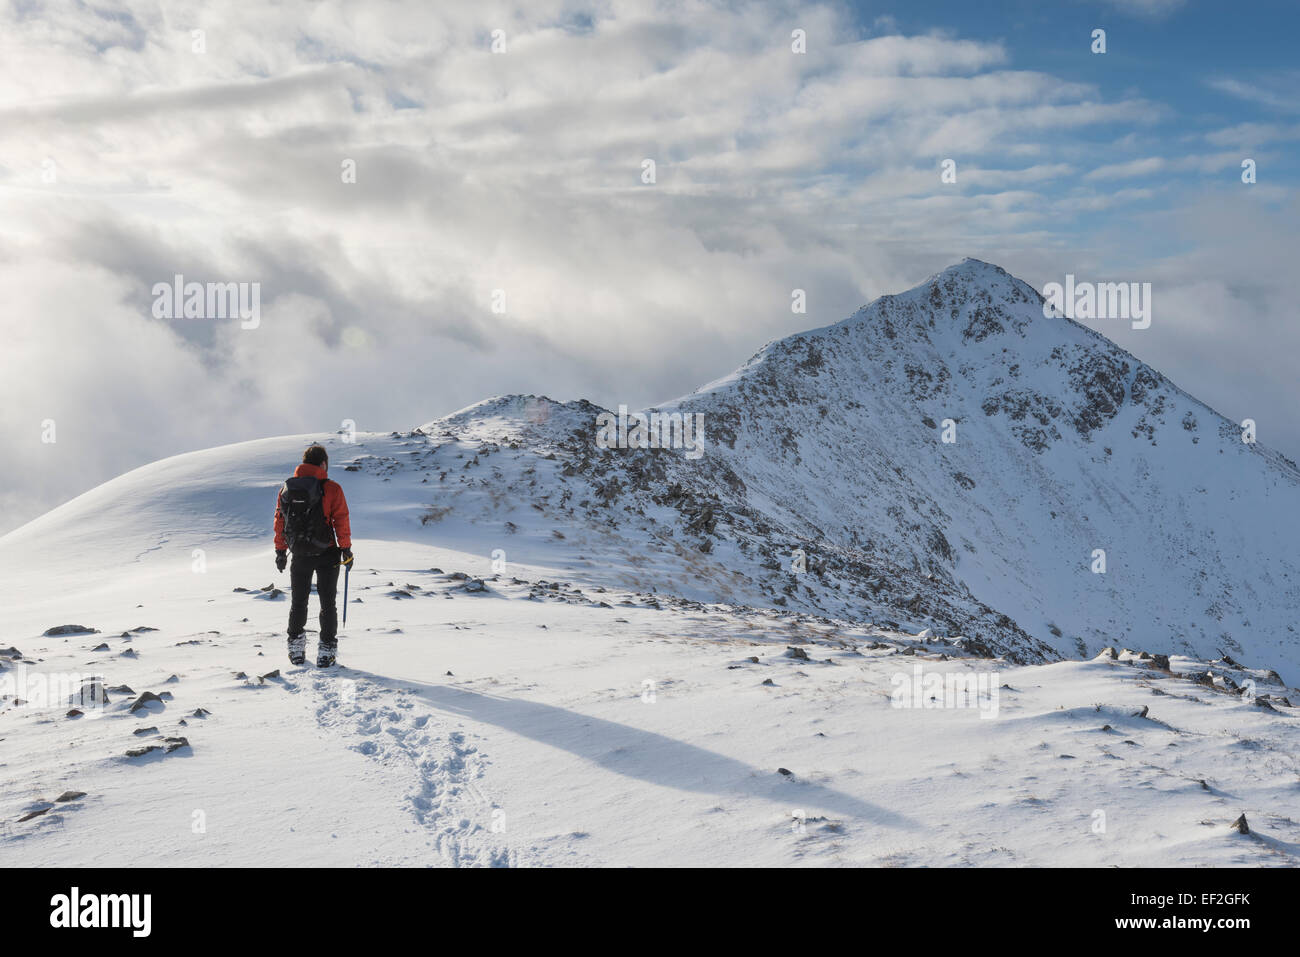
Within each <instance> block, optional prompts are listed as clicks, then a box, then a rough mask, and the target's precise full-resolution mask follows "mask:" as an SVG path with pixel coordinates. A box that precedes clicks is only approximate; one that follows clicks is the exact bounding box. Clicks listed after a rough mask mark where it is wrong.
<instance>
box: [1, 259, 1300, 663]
mask: <svg viewBox="0 0 1300 957" xmlns="http://www.w3.org/2000/svg"><path fill="white" fill-rule="evenodd" d="M1042 306H1043V298H1042V296H1041V295H1039V294H1038V293H1037V292H1036V291H1035V290H1033V288H1032V287H1030V286H1029V285H1028V284H1026V283H1024V282H1023V281H1021V280H1019V279H1016V278H1015V277H1014V276H1012V275H1011V274H1010V273H1007V272H1006V271H1005V270H1003V269H1001V267H998V266H995V265H993V264H989V263H984V262H982V261H980V260H974V259H966V260H963V261H962V262H961V263H958V264H955V265H953V266H950V267H948V268H947V269H945V270H942V271H940V272H938V273H936V274H934V275H933V276H931V277H930V278H929V279H927V280H926V281H925V282H923V283H921V284H919V285H917V286H915V287H913V288H912V289H910V290H906V291H904V292H902V293H899V294H896V295H890V296H882V297H880V298H878V299H876V300H873V301H872V302H871V303H868V304H866V305H864V306H863V307H861V308H860V309H858V310H857V311H856V312H855V313H854V314H853V315H851V316H849V317H847V318H846V319H844V320H841V321H840V322H838V323H834V324H831V325H828V326H824V327H821V328H819V329H812V330H807V331H805V332H801V333H796V334H794V335H792V336H788V337H785V338H783V339H777V340H773V341H771V342H769V343H767V344H766V345H764V346H763V347H762V348H761V349H759V350H758V351H757V352H756V353H755V354H754V355H753V356H752V357H751V358H750V359H749V360H748V361H747V362H745V363H744V364H742V365H741V366H740V368H738V369H737V370H736V371H735V372H733V373H731V374H730V375H729V376H725V377H723V378H721V379H718V380H714V381H713V382H711V383H708V384H706V385H704V386H701V387H700V388H699V389H697V390H695V391H694V392H692V393H688V394H687V395H685V396H682V397H681V398H679V399H676V400H673V401H671V402H667V403H663V404H662V405H659V406H656V407H650V408H648V409H645V410H642V412H643V414H650V413H662V414H668V415H670V414H673V413H683V414H688V413H689V414H700V415H703V416H704V419H703V421H704V422H705V441H706V447H705V454H704V455H703V457H702V458H700V459H699V461H697V462H695V461H690V460H689V459H687V458H686V457H685V456H684V455H682V454H681V453H680V452H679V451H678V452H674V450H671V449H663V450H661V449H643V448H601V447H600V446H599V443H598V442H597V441H596V440H595V439H596V434H597V429H596V420H597V417H598V416H600V415H602V414H604V413H606V412H608V410H605V409H603V408H602V407H600V406H598V405H596V404H594V403H591V402H588V401H586V400H575V401H572V402H556V401H554V400H551V399H549V398H547V397H545V396H521V395H507V396H496V397H492V398H488V399H484V400H481V401H480V402H478V403H474V404H473V405H470V406H467V407H465V408H463V409H460V410H457V411H456V412H453V413H451V414H449V415H447V416H443V417H441V418H438V419H434V420H430V421H428V422H426V423H424V424H423V425H421V426H419V427H418V428H416V429H412V430H411V431H410V432H408V433H397V432H394V433H389V434H388V435H387V436H384V435H376V434H370V435H364V436H361V437H359V438H358V441H357V442H356V443H355V444H354V443H350V442H349V441H347V439H348V436H346V435H343V436H335V437H333V438H331V439H330V440H328V444H329V445H330V447H331V461H332V462H333V463H334V466H335V471H336V472H337V471H338V470H340V469H342V470H345V471H347V472H350V473H353V474H352V475H351V476H350V477H349V480H350V481H352V480H355V481H360V480H361V479H363V478H364V479H366V480H368V481H373V482H376V483H381V484H383V483H388V484H389V485H390V487H389V488H386V489H383V492H384V494H388V493H390V492H392V493H396V492H397V491H398V488H399V487H400V490H401V495H402V498H401V502H402V504H401V506H400V507H394V506H391V505H389V506H386V507H385V508H384V509H383V510H378V509H376V510H375V512H374V514H373V515H372V516H370V518H369V521H367V516H366V514H365V511H366V508H367V506H366V505H365V496H366V495H367V494H370V492H371V491H372V490H373V491H374V492H375V493H376V494H377V493H378V492H379V491H380V488H379V486H377V485H376V486H371V485H366V486H363V487H362V488H359V489H358V490H357V492H356V493H355V494H353V493H350V497H352V499H353V501H354V503H360V508H361V512H362V516H361V520H360V521H358V522H356V523H355V524H356V526H357V527H358V528H362V529H363V528H365V527H366V526H367V525H368V524H369V525H370V526H371V527H382V528H384V529H387V531H385V532H384V533H383V534H391V535H393V536H397V537H400V538H402V539H403V540H417V541H418V540H427V541H429V542H431V543H433V542H436V541H439V540H440V537H441V538H443V539H448V538H449V539H452V540H455V541H457V542H460V543H461V544H462V545H463V546H464V547H465V548H466V550H468V551H472V552H476V553H479V554H483V555H484V556H486V555H488V554H490V553H492V552H494V551H495V550H496V549H497V548H500V549H502V550H503V551H505V552H509V553H511V554H512V555H515V554H521V555H522V557H521V559H520V560H523V561H528V560H529V556H530V555H532V556H535V557H539V560H540V556H547V557H546V561H548V562H549V561H552V558H551V557H550V556H552V555H553V553H554V549H555V548H556V543H559V542H565V543H568V544H567V545H564V546H561V548H563V549H568V550H567V551H565V552H564V555H565V556H566V557H565V558H564V563H565V568H566V571H567V573H568V574H570V575H571V576H572V577H573V578H574V579H575V580H583V581H590V582H594V583H602V584H610V585H618V586H620V587H634V588H637V589H639V590H641V591H645V592H651V593H654V592H660V593H667V594H677V595H681V596H684V597H687V598H690V599H692V600H697V601H727V602H734V603H738V604H748V605H754V606H763V607H776V608H779V609H786V610H789V611H791V612H799V613H802V614H813V615H821V616H830V617H836V618H842V619H852V620H872V621H877V622H881V623H886V624H889V625H891V626H895V627H901V628H910V629H912V630H914V631H920V630H922V629H924V628H929V629H931V632H932V633H933V634H935V635H937V636H943V637H947V638H949V639H951V640H954V641H956V640H959V639H960V640H961V641H963V642H965V643H967V644H969V645H971V646H977V647H982V648H987V649H990V650H992V651H996V652H998V653H1001V654H1004V655H1006V656H1008V657H1009V658H1012V659H1014V660H1018V661H1042V660H1050V659H1053V658H1058V657H1074V656H1083V657H1091V656H1093V655H1095V654H1096V652H1097V651H1098V650H1100V648H1102V647H1104V646H1106V645H1117V646H1118V645H1131V646H1135V647H1139V646H1140V647H1143V648H1148V649H1149V650H1152V651H1159V652H1164V653H1168V652H1171V651H1173V652H1188V653H1191V654H1197V655H1199V656H1201V657H1202V658H1206V657H1208V656H1209V654H1210V653H1211V652H1214V651H1220V652H1221V651H1223V650H1225V649H1226V650H1230V651H1232V652H1233V653H1234V654H1238V655H1242V654H1246V652H1247V651H1248V650H1254V649H1257V650H1258V653H1259V655H1260V656H1262V657H1263V658H1265V659H1267V661H1268V662H1269V663H1270V664H1271V663H1272V662H1274V661H1281V662H1283V663H1285V664H1287V665H1288V666H1290V667H1296V666H1300V655H1297V652H1296V647H1295V645H1296V642H1295V634H1294V623H1293V622H1292V621H1291V620H1290V615H1289V612H1288V609H1292V608H1295V607H1300V591H1298V590H1297V583H1298V582H1300V568H1297V566H1296V564H1295V561H1294V559H1292V558H1291V557H1290V552H1291V551H1292V550H1293V549H1292V548H1291V545H1292V543H1293V542H1294V541H1295V540H1296V538H1297V537H1300V529H1297V528H1296V521H1297V520H1296V515H1297V514H1300V508H1297V507H1296V506H1297V505H1300V472H1297V470H1296V469H1295V466H1294V464H1293V463H1290V461H1289V460H1286V459H1285V457H1283V456H1281V455H1280V454H1278V453H1276V452H1274V451H1271V450H1267V449H1264V448H1263V447H1261V446H1258V445H1246V444H1244V443H1242V442H1240V438H1239V436H1238V434H1237V427H1236V426H1235V425H1233V424H1232V423H1231V422H1229V421H1228V420H1227V419H1226V418H1224V417H1222V416H1220V415H1219V414H1218V413H1217V412H1215V411H1214V410H1213V409H1211V408H1210V407H1209V406H1208V405H1206V404H1205V403H1202V402H1200V401H1199V400H1196V399H1195V398H1194V397H1193V396H1191V395H1190V394H1188V393H1186V392H1185V391H1183V390H1181V389H1179V388H1178V387H1177V386H1176V385H1174V384H1173V383H1172V382H1171V381H1170V380H1168V379H1167V378H1166V377H1164V376H1162V375H1161V374H1160V373H1158V372H1157V371H1156V370H1154V369H1152V368H1151V367H1150V366H1148V365H1147V364H1145V363H1143V362H1141V360H1139V359H1137V358H1136V357H1134V356H1132V355H1131V354H1129V353H1128V352H1126V351H1125V350H1123V349H1121V348H1120V347H1119V346H1117V345H1115V344H1114V343H1112V342H1111V341H1110V340H1108V339H1106V338H1105V337H1104V336H1103V335H1101V334H1100V333H1098V332H1096V331H1094V330H1092V329H1089V328H1087V327H1086V326H1083V325H1082V324H1080V323H1078V322H1075V321H1073V320H1070V319H1068V318H1066V317H1063V316H1050V317H1049V316H1045V315H1044V314H1043V309H1042ZM1203 420H1204V421H1203ZM946 434H947V435H948V437H950V438H951V439H952V441H946V440H945V435H946ZM307 438H309V436H303V437H287V438H285V439H284V440H282V441H281V442H280V443H279V444H276V443H275V442H273V441H272V440H264V442H269V443H271V444H270V445H264V446H259V449H260V451H258V453H257V456H258V458H257V463H258V464H257V468H256V469H255V468H252V467H251V466H250V467H249V468H248V469H247V470H246V471H247V473H248V475H247V476H245V479H244V486H243V488H242V490H240V491H239V492H238V494H236V493H234V492H231V493H230V495H227V496H226V498H228V499H229V500H230V501H232V502H234V501H236V500H237V501H238V503H239V504H238V505H237V506H234V505H232V506H231V508H232V509H233V510H234V511H235V512H238V517H237V520H236V518H235V517H232V516H230V515H225V516H224V517H219V520H217V519H214V521H213V523H212V526H211V528H208V527H206V526H205V528H206V530H200V531H201V533H200V532H196V533H194V537H195V540H196V541H198V540H201V539H202V537H203V535H209V536H210V535H212V534H216V533H217V532H214V531H213V529H217V530H218V531H220V530H221V529H228V528H234V527H238V528H240V529H243V528H253V527H256V525H257V522H258V519H259V518H263V517H264V516H259V515H258V514H256V513H252V512H249V508H250V507H251V506H250V505H248V504H246V503H248V502H252V501H253V499H252V498H250V497H249V488H248V485H249V484H253V485H256V484H258V483H262V485H263V486H265V487H267V488H269V487H270V486H271V485H272V484H274V481H275V480H274V478H273V477H271V476H273V474H274V473H273V472H272V471H271V470H272V469H274V468H276V463H277V462H278V461H279V460H278V459H277V456H284V455H291V454H293V452H292V451H291V446H292V443H293V442H298V441H304V440H306V439H307ZM280 446H283V448H281V447H280ZM234 448H239V447H238V446H236V447H234ZM211 451H212V450H209V452H211ZM196 454H199V455H202V453H196ZM232 454H233V453H232ZM239 454H243V453H239ZM180 458H181V459H182V460H184V459H185V457H180ZM164 462H168V463H172V464H171V465H170V466H168V468H183V467H184V462H183V461H182V462H179V463H178V462H176V460H174V459H169V460H164ZM146 468H149V467H146ZM259 470H260V471H259ZM254 473H256V475H258V476H260V477H258V478H256V479H254V478H252V477H251V476H252V475H254ZM118 481H120V480H118ZM186 481H190V480H188V479H187V480H186ZM392 483H396V485H393V484H392ZM128 484H129V483H128ZM101 488H103V487H101ZM151 494H167V493H166V492H165V490H163V491H159V490H155V491H154V492H151ZM203 494H204V487H203V486H202V485H201V483H200V481H199V479H198V478H195V479H193V482H192V487H190V488H189V491H188V492H187V493H186V495H187V496H190V498H188V499H187V501H190V502H191V503H192V502H193V501H201V500H202V496H203ZM223 494H224V493H223ZM258 494H259V495H260V494H263V493H261V492H259V493H258ZM88 495H91V496H94V495H95V492H92V493H88ZM266 495H267V497H268V499H269V492H268V493H266ZM100 497H101V498H102V497H103V493H102V492H101V493H100ZM194 497H197V498H194ZM218 498H220V496H218ZM77 501H79V500H77ZM69 505H75V501H74V503H69ZM63 508H67V506H64V507H63ZM357 508H358V505H357V504H354V510H356V509H357ZM60 511H61V510H55V513H51V515H55V514H56V513H58V512H60ZM75 512H76V509H75V508H73V509H72V510H71V512H70V513H69V514H73V513H75ZM40 521H41V520H38V522H40ZM177 521H180V520H179V519H178V520H177ZM223 523H224V524H223ZM65 524H66V523H65ZM44 525H45V527H46V528H47V530H48V531H49V533H50V534H53V535H54V536H55V537H56V538H57V537H58V536H59V533H58V526H59V521H54V522H45V523H44ZM26 527H27V526H24V528H26ZM22 532H23V530H22V529H19V530H17V531H16V532H14V533H10V535H8V536H5V537H4V538H0V551H4V550H6V549H7V548H13V547H16V546H21V545H22V544H23V540H24V535H23V534H21V533H22ZM102 534H103V535H104V536H108V535H110V534H111V533H110V532H109V531H107V530H105V531H103V532H102ZM160 534H161V533H157V532H155V533H154V537H155V538H158V537H160ZM240 534H244V533H243V532H241V533H240ZM363 534H364V532H363ZM234 537H235V539H236V540H239V537H238V535H236V536H234ZM172 541H173V539H170V538H166V539H164V540H163V541H162V542H158V541H144V540H143V539H142V541H141V542H140V543H139V544H140V548H138V549H137V550H136V552H138V555H146V556H147V555H152V554H154V552H153V551H152V550H164V551H165V549H166V547H168V543H170V542H172ZM250 544H251V541H250ZM196 547H197V546H196ZM1097 550H1101V552H1102V553H1104V555H1103V558H1102V562H1103V566H1102V570H1100V571H1098V570H1097V562H1098V559H1097ZM801 556H802V557H801Z"/></svg>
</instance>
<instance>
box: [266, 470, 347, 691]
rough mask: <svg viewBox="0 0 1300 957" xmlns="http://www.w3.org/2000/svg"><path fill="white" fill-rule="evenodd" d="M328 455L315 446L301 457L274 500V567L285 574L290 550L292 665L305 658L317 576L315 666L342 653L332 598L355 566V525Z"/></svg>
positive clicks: (327, 663) (324, 664)
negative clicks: (331, 475) (346, 569)
mask: <svg viewBox="0 0 1300 957" xmlns="http://www.w3.org/2000/svg"><path fill="white" fill-rule="evenodd" d="M328 468H329V454H328V453H327V452H326V451H325V449H324V447H323V446H320V445H313V446H310V447H309V448H308V449H307V451H305V452H303V453H302V465H299V466H298V468H297V469H295V470H294V473H293V478H291V479H288V480H286V481H285V483H284V484H283V485H281V486H280V494H279V495H278V496H276V500H275V567H276V568H277V569H278V570H279V571H284V566H285V563H286V562H287V561H288V556H287V554H286V551H288V550H292V552H293V562H292V563H291V564H290V566H289V580H290V581H291V582H292V583H293V584H292V588H293V592H292V595H293V599H292V601H291V602H290V603H289V663H290V664H295V665H300V664H302V663H303V662H304V661H306V660H307V636H306V634H304V633H303V628H304V627H305V626H306V624H307V600H308V598H310V596H311V578H312V575H313V574H314V575H315V576H316V595H317V596H318V597H319V598H320V645H319V647H318V648H317V652H316V666H317V667H318V668H328V667H330V666H331V665H333V664H334V660H335V656H336V654H337V652H338V612H337V610H336V609H335V607H334V596H335V593H336V592H337V591H338V584H339V568H340V567H341V566H344V565H348V564H350V563H351V562H352V526H351V525H350V523H349V522H348V503H347V499H345V498H344V497H343V488H342V487H341V486H340V485H339V484H338V483H337V482H331V481H330V480H329V479H327V478H326V477H325V472H326V470H327V469H328Z"/></svg>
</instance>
